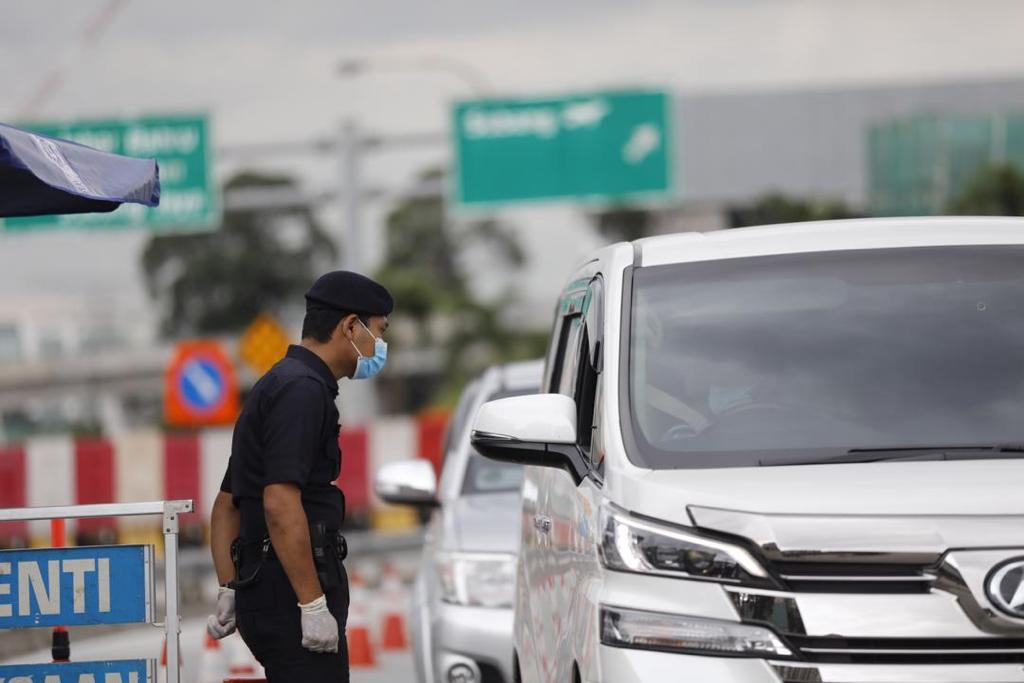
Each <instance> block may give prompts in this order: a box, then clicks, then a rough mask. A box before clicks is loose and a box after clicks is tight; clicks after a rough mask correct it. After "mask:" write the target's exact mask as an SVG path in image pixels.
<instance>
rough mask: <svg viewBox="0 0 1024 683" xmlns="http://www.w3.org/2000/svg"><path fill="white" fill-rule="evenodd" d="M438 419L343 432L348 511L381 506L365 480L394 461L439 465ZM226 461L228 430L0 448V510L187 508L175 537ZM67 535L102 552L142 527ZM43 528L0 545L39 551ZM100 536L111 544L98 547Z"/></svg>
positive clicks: (138, 523)
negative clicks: (145, 504) (161, 503)
mask: <svg viewBox="0 0 1024 683" xmlns="http://www.w3.org/2000/svg"><path fill="white" fill-rule="evenodd" d="M443 427H444V416H440V417H439V416H437V415H428V416H426V417H420V418H412V417H399V418H385V419H381V420H377V421H374V422H372V423H369V424H366V425H357V426H352V427H348V426H346V427H344V428H343V429H342V432H341V437H340V442H341V448H342V468H341V475H340V476H339V478H338V482H337V483H338V486H340V487H341V489H342V490H343V491H344V492H345V498H346V502H347V506H348V509H349V511H351V512H354V513H358V512H361V511H367V510H369V509H371V508H374V507H377V506H379V505H381V503H380V501H379V500H377V499H376V497H375V496H374V495H373V493H372V491H373V488H372V487H373V473H374V472H375V471H376V470H377V468H379V467H380V466H381V465H383V464H384V463H387V462H391V461H394V460H402V459H408V458H416V457H427V458H429V459H430V460H432V461H433V462H434V463H435V467H437V466H439V464H440V449H441V439H442V436H443ZM230 452H231V429H230V428H217V429H209V430H203V431H200V432H171V433H161V432H159V431H139V432H132V433H126V434H121V435H118V436H116V437H114V438H112V439H103V438H74V437H71V436H63V437H53V436H47V437H40V438H32V439H29V440H28V441H27V442H26V443H24V444H8V445H0V507H23V506H26V505H28V506H39V505H69V504H86V503H123V502H131V501H141V500H164V499H174V498H191V499H192V500H194V501H195V506H196V512H195V513H193V514H190V515H185V516H183V517H182V520H181V523H182V525H183V527H189V526H197V525H202V524H204V523H206V522H207V521H208V519H209V514H210V509H211V507H212V505H213V499H214V497H215V496H216V495H217V491H218V490H219V488H220V483H221V480H222V478H223V476H224V472H225V469H226V468H227V463H228V457H229V455H230ZM68 527H69V529H68V531H69V533H72V534H73V533H79V534H83V533H84V534H89V535H90V536H93V537H95V538H97V539H99V540H103V541H104V542H112V541H114V540H115V539H114V538H112V536H113V535H115V534H117V535H119V537H120V538H119V540H120V541H121V542H133V541H134V540H136V539H135V535H136V534H145V533H149V532H151V530H152V527H153V523H152V521H151V520H143V519H142V518H124V519H117V520H115V519H110V518H101V519H94V520H80V521H79V522H78V523H77V524H76V525H73V524H69V525H68ZM48 530H49V527H48V523H47V522H38V523H36V522H33V523H31V524H30V525H26V524H24V523H4V524H0V544H12V543H13V544H17V543H28V542H30V541H35V542H37V543H44V542H45V540H46V536H47V533H48ZM108 536H110V537H111V538H107V537H108Z"/></svg>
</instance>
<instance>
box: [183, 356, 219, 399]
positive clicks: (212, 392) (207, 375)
mask: <svg viewBox="0 0 1024 683" xmlns="http://www.w3.org/2000/svg"><path fill="white" fill-rule="evenodd" d="M226 387H227V382H226V380H225V377H224V373H223V371H222V370H221V368H220V366H219V365H218V364H217V363H214V362H213V361H211V360H209V359H207V358H203V357H200V356H197V357H194V358H191V359H189V360H188V361H186V362H185V363H183V364H182V365H181V369H180V370H179V371H178V391H179V392H180V394H181V398H182V402H183V403H184V404H185V405H186V407H188V408H190V409H192V410H195V411H200V412H201V411H205V410H211V409H213V408H216V407H217V406H218V405H220V404H221V403H222V402H223V401H224V398H225V389H226Z"/></svg>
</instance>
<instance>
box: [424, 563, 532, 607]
mask: <svg viewBox="0 0 1024 683" xmlns="http://www.w3.org/2000/svg"><path fill="white" fill-rule="evenodd" d="M437 573H438V576H439V577H440V579H441V599H442V600H443V601H444V602H448V603H452V604H454V605H473V606H479V607H511V606H512V600H513V598H514V596H515V583H516V574H515V556H514V555H505V554H499V553H441V554H440V555H439V556H438V559H437Z"/></svg>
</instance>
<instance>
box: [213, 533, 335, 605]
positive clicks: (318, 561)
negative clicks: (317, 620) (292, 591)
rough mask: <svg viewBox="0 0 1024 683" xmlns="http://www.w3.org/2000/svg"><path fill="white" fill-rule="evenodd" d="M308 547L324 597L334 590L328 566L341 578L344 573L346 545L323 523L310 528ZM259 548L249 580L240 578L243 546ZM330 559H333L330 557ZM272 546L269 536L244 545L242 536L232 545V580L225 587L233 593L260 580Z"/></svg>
mask: <svg viewBox="0 0 1024 683" xmlns="http://www.w3.org/2000/svg"><path fill="white" fill-rule="evenodd" d="M309 544H310V546H311V547H312V549H313V564H314V565H315V566H316V573H317V577H318V578H319V579H320V587H321V588H322V589H323V591H324V592H325V593H326V592H327V591H328V590H330V589H331V588H333V586H334V582H333V581H332V576H333V574H332V572H331V571H330V570H331V562H332V560H333V561H334V563H335V566H336V568H337V572H338V574H339V575H340V574H341V573H342V572H343V571H344V570H343V569H342V566H341V563H342V562H343V561H344V560H345V558H346V557H348V542H347V541H346V540H345V537H344V536H343V535H342V533H341V530H340V529H338V528H337V527H328V526H327V524H325V523H323V522H317V523H315V524H312V525H310V527H309ZM254 545H258V546H259V560H258V561H257V562H256V566H255V567H254V568H253V570H252V573H251V574H249V575H248V576H245V577H243V576H242V564H243V562H244V560H245V558H243V554H244V549H245V548H246V546H250V547H251V546H254ZM332 556H333V557H332ZM274 558H275V556H274V546H273V545H271V542H270V534H267V535H266V536H264V537H263V538H262V539H261V540H260V541H258V542H256V543H253V542H246V541H244V540H243V539H242V537H241V536H239V537H238V538H236V539H235V540H234V541H232V543H231V563H232V564H234V565H235V578H234V579H232V580H231V581H230V582H229V583H228V587H230V588H233V589H235V590H244V589H246V588H248V587H249V586H251V585H253V584H254V583H256V582H257V581H259V578H260V570H261V569H262V568H263V565H264V563H266V561H267V560H268V559H274Z"/></svg>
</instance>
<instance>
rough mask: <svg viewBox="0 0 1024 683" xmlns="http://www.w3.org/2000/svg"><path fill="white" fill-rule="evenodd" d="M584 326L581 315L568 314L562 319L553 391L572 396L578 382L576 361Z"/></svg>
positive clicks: (552, 375)
mask: <svg viewBox="0 0 1024 683" xmlns="http://www.w3.org/2000/svg"><path fill="white" fill-rule="evenodd" d="M582 326H583V323H582V320H581V318H580V316H579V315H573V316H567V317H565V318H564V319H563V321H562V331H561V334H560V335H559V339H558V353H557V355H556V356H555V366H554V369H553V371H552V373H551V386H550V390H551V392H552V393H556V394H565V395H566V396H572V392H573V387H574V385H575V382H576V362H577V358H578V357H579V350H580V330H581V328H582Z"/></svg>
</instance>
